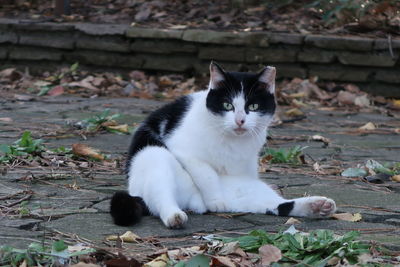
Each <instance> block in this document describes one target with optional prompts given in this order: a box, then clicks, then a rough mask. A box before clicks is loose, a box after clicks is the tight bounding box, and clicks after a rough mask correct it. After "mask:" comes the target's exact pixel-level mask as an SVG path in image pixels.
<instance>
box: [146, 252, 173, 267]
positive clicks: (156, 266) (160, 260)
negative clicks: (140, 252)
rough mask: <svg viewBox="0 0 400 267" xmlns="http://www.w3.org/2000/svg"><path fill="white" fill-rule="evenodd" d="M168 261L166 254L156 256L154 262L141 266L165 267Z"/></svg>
mask: <svg viewBox="0 0 400 267" xmlns="http://www.w3.org/2000/svg"><path fill="white" fill-rule="evenodd" d="M168 261H169V258H168V256H167V254H165V253H164V254H162V255H160V256H158V257H157V258H155V259H154V260H152V261H150V262H148V263H145V264H144V265H143V267H165V266H167V262H168Z"/></svg>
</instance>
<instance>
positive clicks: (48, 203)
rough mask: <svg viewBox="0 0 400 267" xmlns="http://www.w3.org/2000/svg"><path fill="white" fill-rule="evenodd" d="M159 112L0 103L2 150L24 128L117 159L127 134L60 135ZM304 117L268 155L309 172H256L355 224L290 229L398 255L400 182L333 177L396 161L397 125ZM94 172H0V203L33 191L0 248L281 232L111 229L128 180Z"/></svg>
mask: <svg viewBox="0 0 400 267" xmlns="http://www.w3.org/2000/svg"><path fill="white" fill-rule="evenodd" d="M161 104H162V103H161V102H157V101H150V100H138V99H106V98H98V99H87V98H77V97H65V96H62V97H57V98H38V99H36V100H34V101H7V100H0V118H6V117H9V118H11V119H12V120H13V121H12V122H4V121H1V120H0V144H10V143H12V142H14V141H15V140H17V139H18V138H19V137H20V135H21V133H22V132H23V131H24V130H29V131H31V132H32V134H33V136H34V137H35V138H38V137H41V138H43V139H45V140H46V145H47V146H48V147H53V148H55V147H59V146H61V145H63V146H66V147H70V146H71V144H73V143H84V144H87V145H90V146H91V147H94V148H98V149H100V150H101V151H102V152H103V153H105V154H107V155H109V157H111V158H118V159H122V158H123V156H124V155H125V153H126V150H127V146H128V144H129V142H130V137H129V136H127V135H118V134H112V133H101V134H96V135H93V136H87V139H86V140H85V139H84V138H82V137H81V136H77V135H71V134H66V133H67V132H68V129H69V128H70V126H68V125H69V124H70V123H71V122H76V121H78V120H81V119H83V118H87V117H90V116H92V115H93V114H97V113H99V112H101V111H103V110H104V109H105V108H110V109H111V111H112V113H114V112H115V113H117V112H118V113H121V114H123V117H122V119H121V120H122V121H125V122H128V123H133V122H139V121H141V120H142V119H143V118H144V117H145V116H146V114H147V113H148V112H150V111H151V110H154V109H155V108H157V107H158V106H160V105H161ZM306 114H307V118H306V119H304V120H301V121H298V122H295V123H283V124H281V125H279V126H276V127H274V128H272V129H271V131H270V135H271V136H272V139H271V140H270V142H269V144H270V146H271V147H292V146H294V145H301V146H308V148H307V149H306V150H305V154H306V160H307V161H308V162H310V164H308V165H307V166H301V167H290V166H285V165H276V164H274V165H272V166H270V168H269V171H268V172H266V173H263V174H261V175H262V177H263V178H264V179H265V180H266V181H267V182H269V183H271V184H276V185H278V186H279V188H280V190H281V191H282V192H283V194H284V196H286V197H287V198H294V197H299V196H303V195H307V194H310V195H324V196H328V197H331V198H333V199H335V200H336V203H337V204H338V209H339V212H360V213H361V215H362V220H361V221H360V222H346V221H338V220H334V219H332V218H326V219H303V218H301V219H300V221H301V223H300V224H298V225H296V228H297V229H299V230H303V231H309V230H311V229H332V230H334V231H335V232H337V233H343V232H346V231H350V230H359V231H360V232H361V233H362V239H365V240H376V241H378V242H381V243H384V244H386V245H388V246H389V247H392V248H397V249H398V248H400V239H399V238H398V236H399V234H400V228H399V227H400V187H399V185H400V184H399V183H397V184H396V183H394V182H390V181H388V182H385V183H384V184H380V185H376V184H368V183H365V182H363V181H361V180H360V179H351V178H345V177H341V176H339V175H337V174H336V175H334V173H335V172H336V173H338V172H340V170H341V169H343V168H346V167H350V166H352V167H355V166H356V164H357V163H365V161H366V160H367V159H375V160H377V161H379V162H393V161H397V162H399V161H400V155H399V153H400V135H399V134H396V133H394V131H393V129H395V128H400V120H399V119H398V118H396V117H391V116H388V115H384V114H382V113H378V112H372V113H362V112H361V113H357V112H350V111H346V110H344V109H342V110H331V109H310V110H308V111H306ZM367 122H373V123H375V124H376V125H378V129H381V130H380V131H379V132H375V133H369V134H361V135H360V134H359V133H357V132H354V130H355V129H357V128H358V127H360V126H362V125H364V124H365V123H367ZM315 134H320V135H323V136H324V137H327V138H329V139H330V140H331V143H329V145H328V146H327V147H324V145H323V143H322V142H316V141H312V140H310V138H309V137H310V136H313V135H315ZM56 137H57V138H56ZM312 161H317V162H318V163H319V164H320V166H321V169H322V171H323V172H324V173H317V172H316V171H314V170H313V168H312ZM96 166H97V167H96V168H93V169H91V168H87V166H86V168H85V166H83V165H82V166H72V167H65V166H64V167H62V166H60V167H57V166H48V167H43V166H37V167H33V166H29V167H27V166H14V167H13V168H8V169H6V168H4V166H0V171H1V172H0V199H1V197H4V196H9V195H12V194H14V193H17V192H20V191H23V190H31V191H32V192H33V195H32V198H31V199H30V200H29V202H28V204H27V205H26V208H28V209H29V211H30V216H27V217H21V218H17V217H18V216H17V217H16V216H14V217H11V216H2V217H1V218H0V244H9V245H13V246H17V247H26V246H27V245H28V244H29V243H31V242H32V240H39V241H40V240H43V239H46V240H51V239H52V238H54V237H56V236H58V237H60V238H72V239H74V238H75V239H76V240H86V239H88V240H91V241H93V242H94V243H96V244H99V245H104V239H105V237H106V236H108V235H110V234H117V233H119V234H123V233H124V232H126V231H127V230H131V231H133V232H134V233H136V234H137V235H139V236H141V237H143V238H146V237H155V238H156V239H157V240H159V241H158V242H160V243H159V244H162V245H165V246H180V245H183V244H189V243H196V242H197V241H196V240H194V239H193V238H192V236H193V235H197V234H198V233H225V234H232V233H237V232H248V231H249V230H252V229H264V230H267V231H279V230H284V229H286V228H288V225H285V224H284V223H285V222H286V221H287V219H288V218H287V217H274V216H267V215H259V214H256V215H255V214H233V215H232V216H228V215H221V214H207V215H190V219H189V222H188V224H187V227H186V228H184V229H181V230H170V229H166V228H165V227H164V226H163V225H162V224H161V222H160V221H159V220H158V219H157V218H154V217H145V218H144V219H143V220H142V222H141V223H139V224H138V225H135V226H132V227H118V226H115V225H113V223H112V221H111V217H110V215H109V214H108V209H109V200H110V198H111V195H112V193H113V192H114V191H116V190H122V189H124V188H125V176H124V175H123V174H122V172H121V170H120V169H119V168H113V167H104V168H102V167H101V164H98V163H97V165H96ZM99 166H100V167H99ZM89 167H90V166H89ZM6 201H9V202H12V201H13V200H0V205H3V204H4V203H6ZM9 202H7V203H9ZM2 215H4V214H2ZM74 234H75V235H74ZM76 235H77V236H76ZM108 244H110V243H109V242H108ZM157 248H160V247H159V246H158V247H157ZM154 249H156V248H154Z"/></svg>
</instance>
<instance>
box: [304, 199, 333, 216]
mask: <svg viewBox="0 0 400 267" xmlns="http://www.w3.org/2000/svg"><path fill="white" fill-rule="evenodd" d="M309 207H310V209H311V211H312V214H313V215H317V216H318V215H320V216H329V215H331V214H333V213H335V211H336V203H335V201H334V200H333V199H330V198H326V197H315V198H314V199H313V200H312V201H310V203H309Z"/></svg>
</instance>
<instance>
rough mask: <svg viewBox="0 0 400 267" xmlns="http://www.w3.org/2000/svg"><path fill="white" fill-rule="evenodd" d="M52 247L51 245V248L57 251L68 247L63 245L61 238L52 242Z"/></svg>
mask: <svg viewBox="0 0 400 267" xmlns="http://www.w3.org/2000/svg"><path fill="white" fill-rule="evenodd" d="M52 247H53V250H54V251H57V252H60V251H63V250H65V249H67V248H68V246H67V245H65V243H64V241H63V240H59V241H56V242H54V243H53V246H52Z"/></svg>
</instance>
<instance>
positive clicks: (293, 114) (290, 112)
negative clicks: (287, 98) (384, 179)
mask: <svg viewBox="0 0 400 267" xmlns="http://www.w3.org/2000/svg"><path fill="white" fill-rule="evenodd" d="M285 115H286V116H289V117H299V116H303V115H304V113H303V111H301V110H300V109H298V108H292V109H289V110H287V111H286V112H285Z"/></svg>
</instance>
